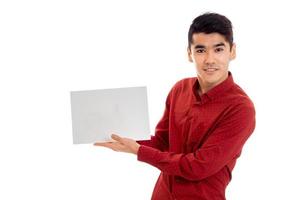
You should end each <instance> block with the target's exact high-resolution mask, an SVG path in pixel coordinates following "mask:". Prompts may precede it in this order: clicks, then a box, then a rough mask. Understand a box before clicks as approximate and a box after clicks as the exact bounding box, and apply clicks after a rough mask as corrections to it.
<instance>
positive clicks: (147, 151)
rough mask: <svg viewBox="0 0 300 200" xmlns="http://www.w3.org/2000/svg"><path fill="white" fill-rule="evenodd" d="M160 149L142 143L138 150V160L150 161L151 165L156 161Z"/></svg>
mask: <svg viewBox="0 0 300 200" xmlns="http://www.w3.org/2000/svg"><path fill="white" fill-rule="evenodd" d="M157 153H158V150H157V149H155V148H152V147H148V146H144V145H141V146H140V147H139V150H138V152H137V160H139V161H142V162H146V163H149V164H151V165H153V164H155V163H156V161H157V160H156V158H157V156H156V155H157Z"/></svg>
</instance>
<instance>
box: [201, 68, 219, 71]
mask: <svg viewBox="0 0 300 200" xmlns="http://www.w3.org/2000/svg"><path fill="white" fill-rule="evenodd" d="M203 70H204V71H205V72H215V71H217V70H218V69H217V68H205V69H203Z"/></svg>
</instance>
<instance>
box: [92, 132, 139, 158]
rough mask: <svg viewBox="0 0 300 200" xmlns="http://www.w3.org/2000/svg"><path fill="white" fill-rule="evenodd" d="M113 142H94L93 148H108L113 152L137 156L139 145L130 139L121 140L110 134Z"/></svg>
mask: <svg viewBox="0 0 300 200" xmlns="http://www.w3.org/2000/svg"><path fill="white" fill-rule="evenodd" d="M111 138H112V139H113V140H115V141H113V142H96V143H94V145H95V146H102V147H106V148H110V149H112V150H114V151H119V152H125V153H133V154H137V152H138V150H139V147H140V145H139V144H138V143H137V142H136V141H135V140H132V139H130V138H122V137H120V136H118V135H116V134H112V135H111Z"/></svg>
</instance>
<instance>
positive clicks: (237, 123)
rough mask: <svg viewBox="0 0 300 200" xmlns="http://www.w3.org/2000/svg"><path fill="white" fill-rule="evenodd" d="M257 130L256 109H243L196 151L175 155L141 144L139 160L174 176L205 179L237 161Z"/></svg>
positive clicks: (220, 125) (236, 110) (220, 124)
mask: <svg viewBox="0 0 300 200" xmlns="http://www.w3.org/2000/svg"><path fill="white" fill-rule="evenodd" d="M254 127H255V110H254V108H253V107H252V106H243V107H240V108H236V109H235V110H233V111H232V112H231V113H229V114H228V115H227V117H226V118H225V119H224V120H223V121H222V122H220V123H219V124H218V126H217V127H216V128H215V130H214V131H213V132H212V133H211V135H210V136H209V138H208V139H207V140H206V141H205V143H204V144H203V145H202V147H200V148H199V149H198V150H197V151H196V152H193V153H188V154H175V153H171V152H161V151H159V150H157V149H154V148H151V147H147V146H143V145H141V146H140V148H139V150H138V153H137V155H138V160H140V161H143V162H147V163H148V164H151V165H153V166H155V167H157V168H159V169H160V170H161V171H162V172H165V173H167V174H170V175H176V176H181V177H183V178H186V179H189V180H201V179H204V178H206V177H208V176H211V175H213V174H215V173H216V172H218V171H219V170H220V169H222V168H223V167H224V166H225V165H226V164H227V163H228V162H229V161H231V160H233V159H235V158H237V157H238V155H239V154H240V152H241V149H242V147H243V145H244V143H245V142H246V140H247V139H248V137H249V136H250V135H251V133H252V132H253V130H254Z"/></svg>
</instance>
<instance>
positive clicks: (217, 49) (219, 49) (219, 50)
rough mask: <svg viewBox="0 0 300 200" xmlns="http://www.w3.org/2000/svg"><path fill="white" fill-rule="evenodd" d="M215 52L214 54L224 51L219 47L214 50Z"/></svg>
mask: <svg viewBox="0 0 300 200" xmlns="http://www.w3.org/2000/svg"><path fill="white" fill-rule="evenodd" d="M215 51H216V52H222V51H224V49H223V48H221V47H219V48H216V49H215Z"/></svg>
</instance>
